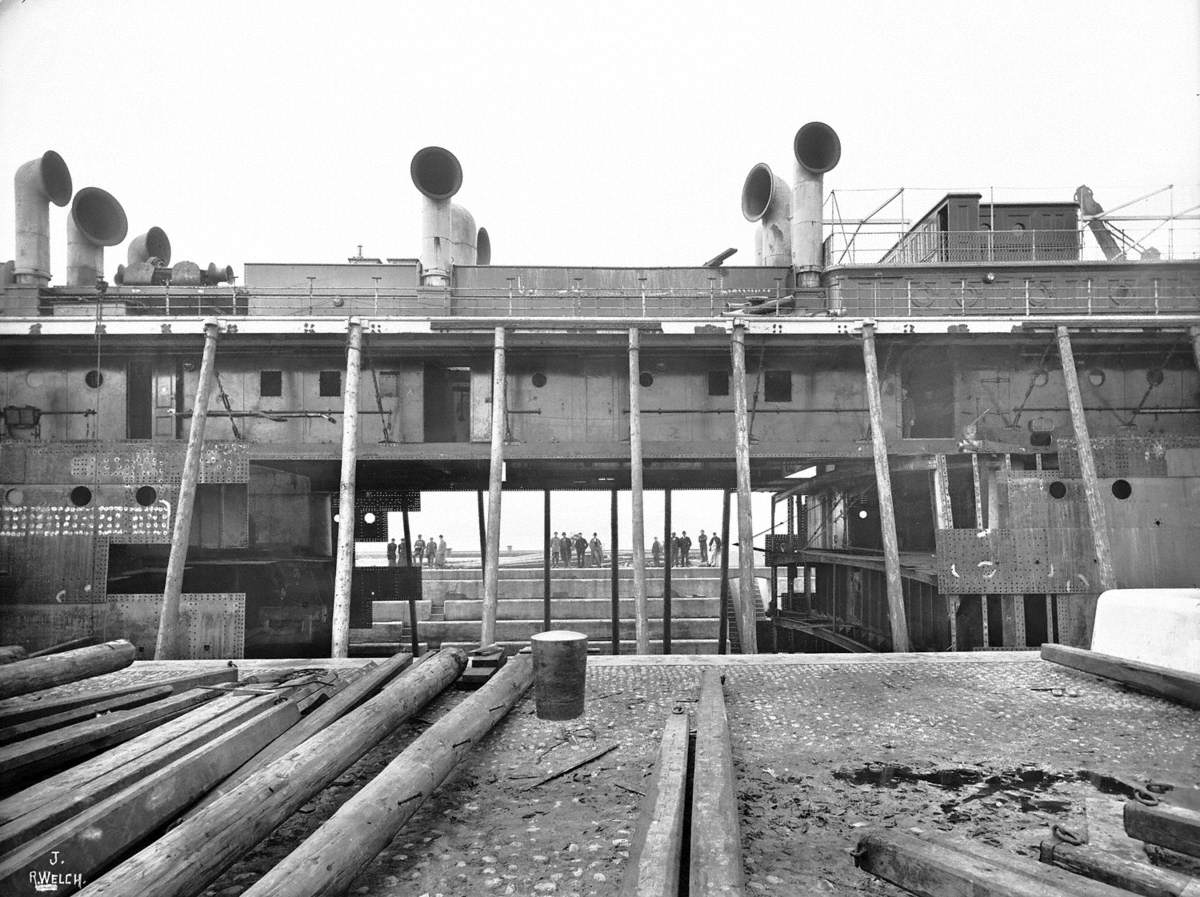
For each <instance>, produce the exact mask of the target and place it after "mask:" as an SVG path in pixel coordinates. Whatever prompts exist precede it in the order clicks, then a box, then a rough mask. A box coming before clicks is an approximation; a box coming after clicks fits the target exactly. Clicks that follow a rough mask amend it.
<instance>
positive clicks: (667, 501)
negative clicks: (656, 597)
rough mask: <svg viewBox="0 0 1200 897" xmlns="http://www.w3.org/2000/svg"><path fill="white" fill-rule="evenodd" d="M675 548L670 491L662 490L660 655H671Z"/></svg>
mask: <svg viewBox="0 0 1200 897" xmlns="http://www.w3.org/2000/svg"><path fill="white" fill-rule="evenodd" d="M674 562H675V548H674V546H673V545H672V541H671V490H670V489H664V490H663V629H662V653H663V654H670V653H671V565H672V564H673V563H674Z"/></svg>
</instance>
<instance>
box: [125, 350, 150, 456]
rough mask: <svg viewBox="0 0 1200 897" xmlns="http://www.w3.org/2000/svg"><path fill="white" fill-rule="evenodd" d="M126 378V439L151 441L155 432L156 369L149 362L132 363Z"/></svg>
mask: <svg viewBox="0 0 1200 897" xmlns="http://www.w3.org/2000/svg"><path fill="white" fill-rule="evenodd" d="M126 376H127V380H126V383H125V421H126V424H125V435H126V438H128V439H149V438H151V436H152V435H153V432H154V367H153V366H152V365H151V364H150V363H149V362H148V361H131V362H129V369H128V371H127V374H126Z"/></svg>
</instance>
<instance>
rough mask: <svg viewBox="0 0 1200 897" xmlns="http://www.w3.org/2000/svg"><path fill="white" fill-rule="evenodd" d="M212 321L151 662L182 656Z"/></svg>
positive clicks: (210, 375) (207, 325) (213, 347)
mask: <svg viewBox="0 0 1200 897" xmlns="http://www.w3.org/2000/svg"><path fill="white" fill-rule="evenodd" d="M219 329H220V328H219V326H218V324H217V321H216V320H215V319H214V318H209V319H207V320H206V321H205V322H204V354H203V355H202V356H201V358H200V379H199V381H198V382H197V383H196V395H195V398H194V399H193V400H192V423H191V427H190V429H189V430H188V441H187V449H186V452H185V454H184V456H183V473H182V474H181V476H180V480H179V497H178V498H177V499H176V500H175V524H174V527H173V529H172V532H171V553H170V555H169V556H168V558H167V582H166V586H165V588H164V589H163V604H162V611H161V612H160V613H159V617H158V637H157V639H156V641H155V645H154V659H155V660H176V659H178V658H180V657H182V656H183V654H182V650H183V649H182V646H181V645H180V640H181V638H182V633H181V627H180V623H179V606H180V604H181V603H182V600H183V570H184V567H185V566H186V565H187V553H188V539H189V538H190V536H191V532H192V508H193V507H194V506H195V504H196V484H197V483H198V482H199V480H200V453H201V452H202V451H203V449H204V424H205V422H206V421H207V420H208V400H209V396H211V395H212V387H213V379H214V371H215V369H216V368H215V362H216V357H217V333H218V331H219Z"/></svg>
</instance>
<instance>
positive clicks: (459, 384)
mask: <svg viewBox="0 0 1200 897" xmlns="http://www.w3.org/2000/svg"><path fill="white" fill-rule="evenodd" d="M470 440H471V369H470V368H468V367H444V366H442V365H437V364H427V365H425V441H426V442H470Z"/></svg>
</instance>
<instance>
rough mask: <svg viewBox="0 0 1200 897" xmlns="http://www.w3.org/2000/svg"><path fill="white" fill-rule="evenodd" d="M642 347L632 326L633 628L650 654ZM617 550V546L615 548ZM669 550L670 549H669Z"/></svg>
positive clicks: (640, 645)
mask: <svg viewBox="0 0 1200 897" xmlns="http://www.w3.org/2000/svg"><path fill="white" fill-rule="evenodd" d="M640 348H641V344H640V334H639V332H638V329H637V328H636V327H631V328H630V329H629V494H630V499H631V500H632V505H633V525H632V530H631V537H632V538H633V631H634V641H635V648H634V651H635V652H636V653H638V654H649V653H650V621H649V614H648V613H647V610H646V604H647V602H646V516H645V497H644V495H643V492H642V398H641V388H642V384H641V375H642V374H641V367H642V365H641V359H640V357H639V351H640ZM613 550H614V551H615V550H616V548H615V547H614V549H613ZM668 550H669V548H668Z"/></svg>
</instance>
